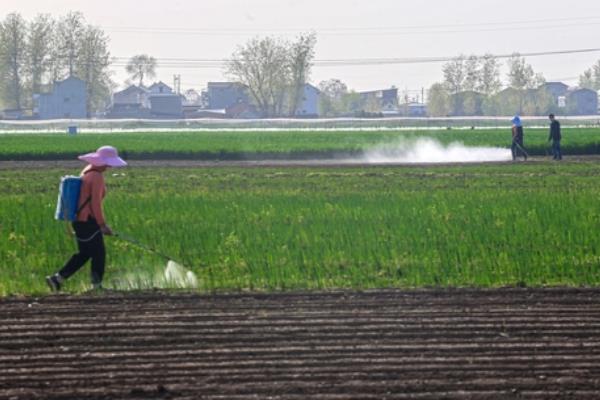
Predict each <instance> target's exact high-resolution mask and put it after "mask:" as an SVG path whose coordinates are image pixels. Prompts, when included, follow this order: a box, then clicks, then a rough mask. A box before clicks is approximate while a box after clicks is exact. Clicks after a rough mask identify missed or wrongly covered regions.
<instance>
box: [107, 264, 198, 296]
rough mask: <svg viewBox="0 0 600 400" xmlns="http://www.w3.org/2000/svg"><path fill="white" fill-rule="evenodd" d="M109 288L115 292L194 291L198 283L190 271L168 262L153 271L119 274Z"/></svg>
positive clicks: (133, 271) (140, 270)
mask: <svg viewBox="0 0 600 400" xmlns="http://www.w3.org/2000/svg"><path fill="white" fill-rule="evenodd" d="M111 286H112V288H113V289H116V290H148V289H172V288H177V289H196V288H198V287H199V286H200V282H199V280H198V278H197V277H196V275H195V274H194V273H193V272H192V271H190V270H188V269H186V268H185V267H183V266H181V265H179V264H177V263H176V262H175V261H172V260H169V262H168V263H167V265H166V267H164V266H161V267H157V268H156V269H155V270H154V271H151V270H150V271H149V270H144V268H138V269H132V270H130V271H128V272H127V273H123V274H119V275H117V276H115V277H114V278H113V279H112V285H111Z"/></svg>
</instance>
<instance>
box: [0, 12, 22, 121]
mask: <svg viewBox="0 0 600 400" xmlns="http://www.w3.org/2000/svg"><path fill="white" fill-rule="evenodd" d="M26 56H27V22H25V20H24V19H23V17H21V15H19V14H16V13H12V14H8V16H7V17H6V19H5V20H4V21H3V22H2V23H1V24H0V70H1V71H2V79H1V82H0V85H1V86H2V88H1V89H2V90H1V92H2V93H3V99H4V103H5V104H6V105H10V106H11V107H14V108H15V109H17V110H21V109H22V108H23V106H24V86H25V85H24V82H25V77H24V75H25V68H24V66H25V59H26Z"/></svg>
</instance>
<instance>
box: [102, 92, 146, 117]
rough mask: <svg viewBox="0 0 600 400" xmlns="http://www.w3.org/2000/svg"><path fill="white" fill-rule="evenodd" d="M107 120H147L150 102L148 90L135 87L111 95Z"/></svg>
mask: <svg viewBox="0 0 600 400" xmlns="http://www.w3.org/2000/svg"><path fill="white" fill-rule="evenodd" d="M107 117H108V118H149V117H150V100H149V91H148V89H146V88H144V87H140V86H136V85H131V86H129V87H128V88H126V89H124V90H122V91H120V92H116V93H114V94H113V98H112V104H111V105H110V107H109V109H108V111H107Z"/></svg>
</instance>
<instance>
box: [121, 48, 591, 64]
mask: <svg viewBox="0 0 600 400" xmlns="http://www.w3.org/2000/svg"><path fill="white" fill-rule="evenodd" d="M597 52H600V48H589V49H568V50H555V51H537V52H526V53H510V54H507V53H506V54H491V55H490V56H491V57H494V58H497V59H506V58H511V57H513V56H514V55H515V54H518V55H519V56H521V57H540V56H558V55H567V54H580V53H597ZM478 57H480V58H481V57H482V56H478ZM456 58H457V56H435V57H404V58H340V59H315V60H314V61H313V65H314V66H315V67H337V66H369V65H399V64H427V63H439V62H448V61H452V60H455V59H456ZM114 59H115V60H125V59H126V58H124V57H115V58H114ZM156 61H157V64H158V66H159V67H172V68H177V67H181V68H200V67H213V68H218V67H224V66H225V65H226V64H227V63H228V62H232V61H234V60H233V59H221V60H217V59H212V58H211V59H203V58H157V59H156ZM120 64H123V65H125V64H126V63H124V62H123V61H117V62H115V63H113V65H120Z"/></svg>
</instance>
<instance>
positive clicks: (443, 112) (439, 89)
mask: <svg viewBox="0 0 600 400" xmlns="http://www.w3.org/2000/svg"><path fill="white" fill-rule="evenodd" d="M427 110H428V113H429V115H430V116H431V117H446V116H448V115H449V114H450V111H451V110H450V96H449V95H448V90H447V88H446V85H444V84H442V83H434V84H433V85H432V86H431V88H430V89H429V92H428V95H427Z"/></svg>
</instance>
